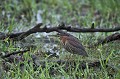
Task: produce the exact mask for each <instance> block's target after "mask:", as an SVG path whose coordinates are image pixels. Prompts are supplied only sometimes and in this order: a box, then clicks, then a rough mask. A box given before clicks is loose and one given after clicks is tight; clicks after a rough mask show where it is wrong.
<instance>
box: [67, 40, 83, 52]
mask: <svg viewBox="0 0 120 79" xmlns="http://www.w3.org/2000/svg"><path fill="white" fill-rule="evenodd" d="M68 40H69V43H70V44H71V45H73V46H75V47H76V48H81V49H82V50H85V48H84V47H83V45H82V44H81V42H80V41H79V40H78V39H77V38H68Z"/></svg>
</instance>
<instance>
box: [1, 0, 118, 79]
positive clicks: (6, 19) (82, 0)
mask: <svg viewBox="0 0 120 79" xmlns="http://www.w3.org/2000/svg"><path fill="white" fill-rule="evenodd" d="M37 1H38V2H37ZM119 2H120V1H119V0H40V1H39V0H36V1H35V0H21V1H19V0H5V1H1V3H0V12H1V15H0V32H5V33H13V32H20V31H26V30H28V29H30V28H31V27H32V26H33V25H35V24H36V15H37V11H38V10H41V11H42V13H41V17H42V20H43V24H51V25H53V26H56V25H58V24H59V23H61V22H65V23H66V24H68V25H73V27H75V26H76V25H77V26H78V27H79V26H80V27H86V28H89V27H91V24H92V22H93V21H94V22H95V27H100V28H104V27H106V28H111V27H115V26H118V25H119V23H120V17H119V16H120V9H119V7H120V4H119ZM4 12H5V13H4ZM39 34H40V35H41V37H40V38H36V36H35V34H33V35H30V36H28V37H27V38H26V40H23V41H17V42H13V41H8V39H9V38H7V39H5V40H4V42H3V41H0V53H3V54H5V53H6V52H13V51H16V50H20V49H24V48H26V46H29V45H35V48H31V51H30V52H27V53H25V54H24V58H25V61H24V62H19V63H17V64H16V63H15V62H14V63H9V62H8V67H9V68H10V69H9V70H8V71H5V70H4V69H3V67H2V64H1V63H2V61H3V59H1V58H0V78H1V79H12V78H13V79H61V78H65V79H70V78H71V79H75V78H77V77H78V78H83V79H88V78H91V79H119V78H120V51H119V49H120V45H119V43H120V42H119V41H116V42H111V43H108V44H105V45H103V46H102V45H101V46H98V47H97V48H90V49H89V48H86V51H87V52H88V55H89V57H88V58H82V57H81V56H76V55H75V56H72V57H70V59H73V60H78V61H87V62H94V61H96V60H100V61H101V60H103V59H106V60H107V62H106V63H103V62H102V61H101V66H102V67H101V68H91V69H89V68H86V69H85V70H81V69H79V67H78V65H79V64H80V63H78V62H76V63H77V65H76V67H75V68H72V67H70V69H69V70H68V71H66V70H65V69H64V65H58V67H54V69H55V70H56V73H54V74H51V73H50V72H51V71H50V68H51V67H52V66H54V65H57V63H53V62H50V63H48V62H46V67H45V68H42V67H38V68H37V69H36V70H34V68H33V62H30V63H29V64H28V63H27V62H28V60H29V59H31V55H33V54H35V53H39V54H40V55H38V57H39V60H46V61H47V60H57V58H50V59H49V58H47V57H48V56H47V55H46V54H45V55H44V53H46V52H45V51H46V50H45V49H42V47H43V46H44V44H45V43H44V42H43V41H44V40H45V39H42V41H41V42H40V40H39V39H41V38H43V37H44V36H43V34H42V33H39ZM52 34H54V33H52ZM110 34H112V33H76V34H75V33H74V35H75V36H76V37H78V38H79V39H80V40H81V41H82V43H83V45H85V46H88V45H89V44H93V43H95V42H96V41H97V40H98V39H102V38H104V37H106V36H108V35H110ZM52 38H53V39H54V40H57V41H58V39H57V38H55V37H52ZM50 46H51V45H50ZM57 47H59V45H58V46H57ZM59 49H61V48H58V49H57V50H59ZM41 50H42V53H41ZM61 52H62V49H61V50H60V58H59V59H63V60H67V59H68V58H67V57H69V53H68V52H64V53H65V54H62V53H61ZM42 54H43V55H42ZM20 63H24V64H25V65H24V68H23V70H21V69H20ZM106 64H109V65H110V66H112V67H114V68H115V69H116V71H114V70H112V69H111V68H106V67H105V65H106ZM110 74H111V75H112V76H110Z"/></svg>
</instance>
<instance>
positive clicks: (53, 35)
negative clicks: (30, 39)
mask: <svg viewBox="0 0 120 79" xmlns="http://www.w3.org/2000/svg"><path fill="white" fill-rule="evenodd" d="M49 36H52V37H59V35H49Z"/></svg>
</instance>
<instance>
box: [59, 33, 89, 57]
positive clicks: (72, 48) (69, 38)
mask: <svg viewBox="0 0 120 79" xmlns="http://www.w3.org/2000/svg"><path fill="white" fill-rule="evenodd" d="M58 35H59V36H60V41H61V43H62V45H63V47H64V48H65V49H66V50H67V51H68V52H70V53H72V54H78V55H82V56H88V55H87V52H86V51H85V48H84V47H83V45H82V44H81V42H80V41H79V40H78V38H76V37H74V36H73V35H70V34H68V33H66V32H61V33H59V34H58Z"/></svg>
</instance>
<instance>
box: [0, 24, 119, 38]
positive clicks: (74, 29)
mask: <svg viewBox="0 0 120 79" xmlns="http://www.w3.org/2000/svg"><path fill="white" fill-rule="evenodd" d="M40 26H42V23H40V24H37V25H36V26H34V27H33V28H32V29H30V30H28V31H26V32H20V33H13V34H3V35H0V39H5V38H8V37H9V38H11V39H17V40H21V39H23V38H25V37H27V36H28V35H30V34H33V33H36V32H46V33H49V32H53V31H56V32H58V30H66V31H69V32H78V33H80V32H82V33H88V32H115V31H119V30H120V26H118V27H115V28H77V27H72V26H67V25H65V24H61V25H58V26H56V27H49V28H47V27H46V26H44V27H43V28H40Z"/></svg>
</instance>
